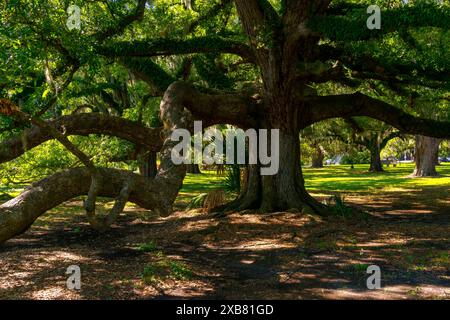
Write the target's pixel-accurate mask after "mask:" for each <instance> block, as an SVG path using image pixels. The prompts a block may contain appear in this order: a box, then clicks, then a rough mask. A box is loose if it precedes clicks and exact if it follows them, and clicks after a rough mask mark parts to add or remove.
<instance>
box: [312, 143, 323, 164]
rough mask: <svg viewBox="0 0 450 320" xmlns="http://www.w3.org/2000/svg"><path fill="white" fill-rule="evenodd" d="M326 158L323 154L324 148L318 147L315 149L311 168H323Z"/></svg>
mask: <svg viewBox="0 0 450 320" xmlns="http://www.w3.org/2000/svg"><path fill="white" fill-rule="evenodd" d="M324 158H325V155H324V153H323V150H322V147H321V146H320V145H316V146H315V148H314V153H313V155H312V164H311V168H323V160H324Z"/></svg>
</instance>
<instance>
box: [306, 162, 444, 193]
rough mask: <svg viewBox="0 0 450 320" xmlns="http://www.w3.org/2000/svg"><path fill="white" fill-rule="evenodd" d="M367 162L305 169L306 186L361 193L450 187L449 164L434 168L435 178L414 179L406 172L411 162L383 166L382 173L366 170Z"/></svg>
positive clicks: (410, 167)
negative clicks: (352, 166)
mask: <svg viewBox="0 0 450 320" xmlns="http://www.w3.org/2000/svg"><path fill="white" fill-rule="evenodd" d="M368 169H369V165H356V166H355V169H351V168H350V166H346V165H342V166H327V167H325V168H323V169H311V168H305V169H304V174H305V181H306V187H307V188H308V190H310V191H312V192H317V191H336V192H364V191H369V192H371V193H374V192H375V193H376V192H378V191H401V190H402V189H403V190H407V189H420V188H423V187H427V186H429V187H439V186H442V187H444V188H445V187H450V164H442V165H440V166H438V167H437V171H438V172H439V174H440V175H441V177H438V178H416V179H412V178H410V177H409V175H410V174H411V173H412V172H413V170H414V164H401V165H400V166H397V167H395V168H394V167H385V171H386V172H384V173H371V172H368Z"/></svg>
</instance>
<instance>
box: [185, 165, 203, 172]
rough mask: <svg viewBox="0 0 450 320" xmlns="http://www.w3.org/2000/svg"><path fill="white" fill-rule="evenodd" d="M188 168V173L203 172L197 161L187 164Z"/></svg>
mask: <svg viewBox="0 0 450 320" xmlns="http://www.w3.org/2000/svg"><path fill="white" fill-rule="evenodd" d="M186 169H187V173H192V174H201V173H202V172H201V171H200V167H199V165H198V164H196V163H193V164H189V165H187V166H186Z"/></svg>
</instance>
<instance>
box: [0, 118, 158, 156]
mask: <svg viewBox="0 0 450 320" xmlns="http://www.w3.org/2000/svg"><path fill="white" fill-rule="evenodd" d="M48 123H49V124H50V125H51V126H53V127H55V128H57V129H58V130H59V131H61V132H64V134H65V135H66V136H68V135H80V136H87V135H90V134H104V135H109V136H115V137H118V138H121V139H124V140H127V141H130V142H133V143H135V144H138V145H144V146H146V147H147V148H148V149H149V150H152V151H159V150H160V149H161V147H162V139H161V128H147V127H144V126H142V124H140V123H138V122H134V121H130V120H126V119H122V118H118V117H113V116H107V115H103V114H97V113H84V114H75V115H70V116H63V117H61V118H59V119H57V120H54V121H49V122H48ZM51 139H53V136H52V135H51V134H50V132H48V131H47V130H44V129H41V128H40V127H37V126H33V127H31V128H29V129H26V130H25V131H23V132H22V134H21V136H20V137H16V138H12V139H8V140H5V141H3V142H2V143H1V144H0V163H4V162H7V161H11V160H13V159H15V158H17V157H19V156H21V155H22V154H23V153H24V152H26V151H27V150H30V149H32V148H34V147H36V146H38V145H40V144H42V143H44V142H46V141H48V140H51Z"/></svg>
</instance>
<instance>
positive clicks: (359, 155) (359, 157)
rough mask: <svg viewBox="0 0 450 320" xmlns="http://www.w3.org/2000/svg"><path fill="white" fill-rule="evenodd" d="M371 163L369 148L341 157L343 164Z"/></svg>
mask: <svg viewBox="0 0 450 320" xmlns="http://www.w3.org/2000/svg"><path fill="white" fill-rule="evenodd" d="M364 163H370V152H369V150H363V151H359V152H353V153H348V154H345V155H344V156H343V157H342V159H341V164H364Z"/></svg>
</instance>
